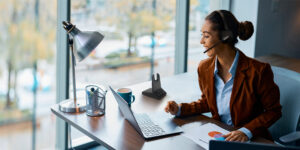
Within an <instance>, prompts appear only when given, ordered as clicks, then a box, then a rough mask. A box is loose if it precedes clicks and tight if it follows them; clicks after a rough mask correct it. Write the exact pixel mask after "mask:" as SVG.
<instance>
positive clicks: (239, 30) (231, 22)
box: [205, 10, 254, 45]
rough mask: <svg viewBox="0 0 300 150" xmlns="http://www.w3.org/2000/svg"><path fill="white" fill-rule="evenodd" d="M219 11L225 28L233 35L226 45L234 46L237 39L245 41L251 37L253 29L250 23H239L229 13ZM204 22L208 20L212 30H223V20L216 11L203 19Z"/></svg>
mask: <svg viewBox="0 0 300 150" xmlns="http://www.w3.org/2000/svg"><path fill="white" fill-rule="evenodd" d="M219 11H220V12H221V13H222V14H223V16H224V19H225V20H226V23H227V26H228V28H229V30H230V31H231V32H232V35H233V37H232V39H230V40H227V41H226V42H227V43H228V44H230V45H235V44H236V43H237V42H238V39H237V37H239V39H241V40H243V41H245V40H248V39H249V38H250V37H251V36H252V34H253V32H254V28H253V24H252V23H251V22H250V21H245V22H239V21H238V20H237V19H236V18H235V17H234V15H233V14H232V13H231V12H230V11H227V10H219ZM205 20H209V21H211V22H212V23H213V24H214V25H213V28H212V30H214V31H217V32H220V31H223V30H225V26H224V22H223V19H222V17H221V15H220V14H219V13H218V12H217V11H213V12H212V13H210V14H209V15H208V16H206V17H205ZM219 36H220V34H219ZM220 39H221V37H220Z"/></svg>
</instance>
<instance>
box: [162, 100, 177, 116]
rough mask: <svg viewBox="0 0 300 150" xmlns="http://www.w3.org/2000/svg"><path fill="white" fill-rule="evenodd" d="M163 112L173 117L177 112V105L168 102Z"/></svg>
mask: <svg viewBox="0 0 300 150" xmlns="http://www.w3.org/2000/svg"><path fill="white" fill-rule="evenodd" d="M165 111H166V112H167V113H171V114H172V115H175V114H176V113H177V111H178V105H177V103H176V102H174V101H168V103H167V106H166V107H165Z"/></svg>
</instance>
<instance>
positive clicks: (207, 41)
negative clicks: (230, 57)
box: [200, 20, 220, 57]
mask: <svg viewBox="0 0 300 150" xmlns="http://www.w3.org/2000/svg"><path fill="white" fill-rule="evenodd" d="M212 27H213V24H212V23H211V22H210V21H209V20H205V22H204V24H203V26H202V29H201V32H202V37H201V40H200V44H202V45H203V47H204V48H205V50H206V49H208V48H210V47H212V46H213V45H214V44H216V43H217V42H219V41H220V39H219V36H218V32H217V31H214V30H212ZM217 47H218V46H215V47H214V48H212V49H210V50H209V51H207V52H206V54H207V56H208V57H213V56H215V55H216V48H217Z"/></svg>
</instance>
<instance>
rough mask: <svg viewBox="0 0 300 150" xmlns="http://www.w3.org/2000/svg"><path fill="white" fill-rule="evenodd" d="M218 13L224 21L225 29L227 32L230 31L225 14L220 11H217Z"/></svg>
mask: <svg viewBox="0 0 300 150" xmlns="http://www.w3.org/2000/svg"><path fill="white" fill-rule="evenodd" d="M217 12H218V14H219V15H220V16H221V18H222V21H223V24H224V28H225V30H227V31H228V30H229V28H228V26H227V22H226V19H225V17H224V15H223V13H222V12H221V11H220V10H218V11H217Z"/></svg>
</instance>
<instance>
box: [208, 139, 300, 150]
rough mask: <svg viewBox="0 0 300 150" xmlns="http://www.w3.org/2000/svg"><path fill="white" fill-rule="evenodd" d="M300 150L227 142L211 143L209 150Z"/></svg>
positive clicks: (213, 141) (214, 141)
mask: <svg viewBox="0 0 300 150" xmlns="http://www.w3.org/2000/svg"><path fill="white" fill-rule="evenodd" d="M220 149H230V150H241V149H242V150H296V149H297V150H299V149H300V147H291V146H279V145H276V144H263V143H241V142H226V141H216V140H210V141H209V150H220Z"/></svg>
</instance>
